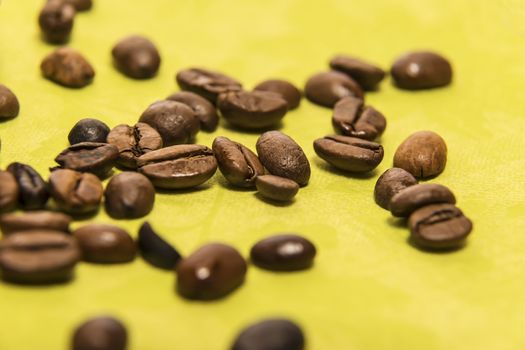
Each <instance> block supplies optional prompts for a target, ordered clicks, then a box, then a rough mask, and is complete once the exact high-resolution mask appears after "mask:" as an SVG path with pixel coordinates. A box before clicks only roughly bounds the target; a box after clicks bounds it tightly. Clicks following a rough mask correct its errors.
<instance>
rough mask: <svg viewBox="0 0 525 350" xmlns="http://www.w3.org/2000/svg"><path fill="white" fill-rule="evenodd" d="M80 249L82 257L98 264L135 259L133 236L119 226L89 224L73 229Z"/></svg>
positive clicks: (135, 249)
mask: <svg viewBox="0 0 525 350" xmlns="http://www.w3.org/2000/svg"><path fill="white" fill-rule="evenodd" d="M73 236H74V237H75V238H76V239H77V241H78V244H79V246H80V249H81V250H82V259H83V260H84V261H89V262H92V263H98V264H116V263H125V262H129V261H132V260H133V259H135V255H136V251H137V248H136V246H135V242H134V241H133V238H131V236H130V235H129V233H127V232H126V231H124V230H123V229H121V228H120V227H117V226H113V225H105V224H89V225H86V226H82V227H80V228H78V229H76V230H75V231H73Z"/></svg>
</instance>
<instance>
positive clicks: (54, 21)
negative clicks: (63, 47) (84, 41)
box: [38, 0, 76, 44]
mask: <svg viewBox="0 0 525 350" xmlns="http://www.w3.org/2000/svg"><path fill="white" fill-rule="evenodd" d="M75 14H76V11H75V7H74V6H73V5H72V4H70V2H69V1H66V0H49V1H47V2H46V3H45V5H44V7H43V8H42V10H41V11H40V15H39V16H38V24H39V25H40V29H41V30H42V36H43V37H44V39H45V40H46V41H47V42H49V43H52V44H63V43H65V42H67V41H68V40H69V36H70V34H71V31H72V30H73V24H74V23H75Z"/></svg>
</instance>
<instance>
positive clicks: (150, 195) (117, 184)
mask: <svg viewBox="0 0 525 350" xmlns="http://www.w3.org/2000/svg"><path fill="white" fill-rule="evenodd" d="M104 196H105V202H104V204H105V205H106V211H107V213H108V215H109V216H111V217H112V218H114V219H136V218H140V217H142V216H144V215H148V214H149V212H150V211H151V209H153V204H154V203H155V188H154V187H153V184H152V183H151V181H150V180H148V178H147V177H146V176H144V175H142V174H139V173H135V172H130V171H125V172H123V173H120V174H118V175H115V176H113V177H112V178H111V180H109V183H108V185H107V186H106V191H105V192H104Z"/></svg>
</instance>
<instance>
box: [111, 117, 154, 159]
mask: <svg viewBox="0 0 525 350" xmlns="http://www.w3.org/2000/svg"><path fill="white" fill-rule="evenodd" d="M107 140H108V143H109V144H112V145H114V146H115V147H117V148H118V150H119V157H118V159H117V163H118V164H119V165H121V166H123V167H126V168H130V169H136V168H137V158H138V157H140V156H141V155H143V154H146V153H148V152H151V151H154V150H157V149H160V148H162V137H161V136H160V134H159V133H158V132H157V130H155V129H153V128H152V127H151V126H149V125H148V124H146V123H137V124H135V126H129V125H126V124H120V125H117V126H115V127H114V128H113V129H112V130H111V131H110V133H109V134H108V138H107Z"/></svg>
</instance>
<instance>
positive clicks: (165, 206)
mask: <svg viewBox="0 0 525 350" xmlns="http://www.w3.org/2000/svg"><path fill="white" fill-rule="evenodd" d="M42 3H43V1H36V0H35V1H32V0H3V1H2V3H1V5H0V48H1V49H0V82H1V83H4V84H5V85H7V86H9V87H10V88H11V89H12V90H13V91H14V92H15V93H16V94H17V95H18V97H19V99H20V102H21V106H22V107H21V113H20V115H19V117H18V118H16V119H14V120H11V121H7V122H3V123H1V124H0V137H1V139H2V151H1V156H0V157H1V166H2V168H5V167H6V166H7V165H8V164H9V163H10V162H12V161H20V162H25V163H29V164H31V165H33V166H34V167H35V168H36V169H37V170H38V171H40V172H42V174H43V175H45V176H47V175H48V170H47V169H48V167H50V166H52V165H53V164H54V162H53V159H54V157H55V156H56V155H57V154H58V153H59V152H60V151H61V150H62V149H64V148H65V147H66V146H67V133H68V131H69V129H70V128H71V126H72V125H73V124H74V123H75V122H76V121H77V120H78V119H80V118H84V117H95V118H100V119H101V120H103V121H105V122H106V123H107V124H108V125H110V126H111V127H113V126H115V125H117V124H119V123H128V124H133V123H135V122H136V121H137V119H138V117H139V116H140V114H141V113H142V111H143V110H144V109H145V108H146V107H147V106H148V105H149V104H150V103H152V102H153V101H155V100H157V99H161V98H163V97H165V96H167V95H168V94H169V93H172V92H173V91H176V90H177V87H176V84H175V82H174V75H175V73H176V72H177V71H178V70H180V69H182V68H186V67H189V66H193V65H198V66H204V67H209V68H213V69H217V70H220V71H224V72H226V73H228V74H231V75H232V76H234V77H236V78H238V79H239V80H241V81H242V82H243V83H244V84H245V86H246V87H247V88H251V87H252V86H254V84H256V83H257V82H259V81H261V80H264V79H267V78H271V77H281V78H286V79H289V80H291V81H292V82H294V83H296V84H297V85H299V86H303V85H304V82H305V80H306V79H307V77H308V76H309V75H311V74H313V73H315V72H317V71H320V70H324V69H326V68H327V61H328V59H329V58H330V57H331V56H332V55H333V54H335V53H338V52H344V53H349V54H354V55H357V56H360V57H363V58H365V59H369V60H371V61H373V62H376V63H378V64H380V65H381V66H382V67H385V68H388V67H389V66H390V64H391V63H392V61H393V60H394V59H395V58H396V57H397V56H398V55H399V54H401V53H403V52H405V51H407V50H412V49H433V50H436V51H438V52H441V53H443V54H444V55H445V56H447V57H448V58H449V59H450V60H451V62H452V63H453V66H454V72H455V76H454V83H453V84H452V85H451V86H450V87H447V88H444V89H438V90H433V91H422V92H408V91H401V90H398V89H395V88H394V87H393V86H392V85H391V81H390V80H389V79H387V80H386V81H384V82H383V84H382V85H381V90H380V91H379V92H377V93H370V94H368V95H367V101H368V103H369V104H371V105H373V106H374V107H376V108H377V109H378V110H380V111H382V112H383V113H384V114H385V116H386V117H387V119H388V123H389V124H388V127H387V130H386V132H385V134H384V135H383V137H382V140H381V142H382V144H383V145H384V147H385V158H384V161H383V163H382V164H381V165H380V166H379V168H378V169H377V172H375V173H373V174H372V175H371V176H370V177H353V176H350V175H344V174H342V173H338V172H334V171H332V169H330V168H329V167H328V166H327V165H325V164H324V163H323V162H322V161H320V160H319V159H318V158H317V157H316V156H315V153H314V152H313V148H312V141H313V140H314V139H315V138H318V137H321V136H324V135H325V134H328V133H331V132H332V129H331V123H330V116H331V113H330V110H329V109H324V108H321V107H318V106H315V105H313V104H311V103H309V102H307V101H306V100H304V101H303V103H302V105H301V107H300V108H299V109H298V110H296V111H293V112H290V113H289V114H288V115H287V116H286V118H285V120H284V127H283V129H282V131H283V132H285V133H287V134H289V135H291V136H292V137H293V138H295V139H296V140H297V142H298V143H299V144H300V145H302V146H303V147H304V149H305V152H306V154H307V155H308V157H309V159H310V162H311V165H312V177H311V181H310V184H309V185H308V186H307V187H306V188H303V189H301V191H300V192H299V194H298V196H297V197H296V200H295V202H294V203H293V204H291V205H289V206H273V205H271V204H268V203H265V202H263V201H261V200H260V199H258V198H257V197H256V196H255V194H254V192H250V191H237V190H232V189H230V188H227V187H226V185H225V180H224V178H223V177H222V176H221V175H220V173H217V175H216V176H215V177H214V178H213V179H212V180H211V181H209V182H208V183H207V184H206V185H205V186H202V187H201V188H199V189H197V190H195V191H191V192H186V193H163V194H158V195H157V197H156V204H155V208H154V210H153V212H152V213H151V214H150V215H149V216H148V217H147V219H148V220H149V221H150V222H151V223H152V224H153V226H154V227H155V228H156V229H157V230H158V231H159V232H160V233H161V234H163V235H164V236H165V237H166V238H167V239H168V240H169V241H170V242H171V243H173V244H174V245H176V247H178V248H179V249H180V250H181V252H183V253H184V254H189V253H190V252H191V251H193V250H194V249H195V248H197V247H198V246H200V245H201V244H204V243H206V242H210V241H223V242H227V243H231V244H232V245H234V246H235V247H237V248H238V249H239V250H240V251H241V252H242V253H243V254H244V255H248V252H249V249H250V247H251V245H252V244H253V243H254V242H256V241H257V240H258V239H260V238H263V237H266V236H268V235H270V234H273V233H276V232H282V231H292V232H299V233H301V234H303V235H305V236H307V237H309V238H310V239H311V240H312V241H313V242H314V243H315V244H316V245H317V247H318V251H319V254H318V256H317V259H316V264H315V267H314V268H313V269H311V270H309V271H306V272H300V273H288V274H284V273H283V274H276V273H271V272H266V271H263V270H260V269H257V268H254V267H250V269H249V271H248V275H247V280H246V283H245V284H244V286H243V287H242V288H240V289H239V290H237V291H236V292H235V293H233V294H231V295H230V296H229V297H228V298H226V299H224V300H220V301H216V302H208V303H201V302H188V301H185V300H183V299H181V298H180V297H179V296H178V295H177V294H176V293H175V292H174V283H175V278H174V274H173V273H171V272H165V271H161V270H158V269H155V268H152V267H150V266H149V265H147V264H146V263H145V262H143V261H142V260H141V259H136V261H135V262H133V263H131V264H125V265H113V266H97V265H92V264H87V263H81V264H79V266H78V268H77V273H76V278H75V280H74V281H73V282H72V283H69V284H66V285H61V286H53V287H40V288H30V287H20V286H12V285H7V284H0V349H2V350H6V349H7V350H12V349H14V350H24V349H65V348H66V347H67V344H68V341H69V337H70V332H71V330H72V329H73V328H74V326H75V325H76V324H78V323H79V322H81V321H82V320H83V319H85V318H86V317H89V316H92V315H96V314H99V313H111V314H114V315H116V316H118V317H120V318H122V319H123V320H124V321H125V323H126V324H127V325H128V327H129V330H130V333H131V349H134V350H136V349H154V350H156V349H159V350H160V349H196V350H199V349H226V348H227V347H228V344H230V343H231V341H232V339H233V338H234V337H235V335H236V333H237V332H238V330H239V329H240V328H242V327H243V326H244V325H246V324H247V323H250V322H253V321H255V320H258V319H260V318H263V317H267V316H285V317H290V318H292V319H294V320H297V321H298V322H299V323H300V324H301V325H302V326H303V327H304V330H305V332H306V334H307V338H308V345H309V349H316V350H317V349H320V350H325V349H427V350H431V349H461V350H463V349H523V348H524V347H525V332H524V331H523V327H524V326H523V325H524V323H525V293H524V290H525V266H524V265H525V248H524V245H525V237H524V235H523V234H524V226H525V220H524V211H525V203H524V194H525V191H524V188H523V171H524V169H525V161H524V156H525V152H524V146H525V141H524V136H523V132H524V130H525V120H524V118H525V116H524V112H525V98H524V95H523V88H524V81H525V46H524V42H525V26H524V25H523V23H525V4H524V3H523V1H521V0H506V1H505V0H493V1H489V0H479V1H474V0H472V1H468V0H462V1H459V0H425V1H422V0H403V1H393V0H381V1H380V0H368V1H349V0H326V1H305V0H295V1H293V0H265V1H256V0H229V1H227V0H224V1H207V0H199V1H173V0H147V1H138V0H136V1H135V0H133V1H130V0H105V1H103V0H99V1H97V0H95V3H96V4H95V7H94V9H93V10H92V11H90V12H88V13H82V14H80V15H79V16H78V17H77V19H76V23H75V28H74V34H73V36H72V41H71V42H70V46H71V47H73V48H76V49H78V50H80V51H81V52H82V53H84V54H85V56H86V57H87V58H88V59H89V60H90V61H91V63H92V64H93V66H94V67H95V69H96V73H97V75H96V78H95V81H94V83H93V84H92V85H90V86H88V87H86V88H84V89H81V90H70V89H66V88H63V87H60V86H57V85H55V84H53V83H50V82H48V81H46V80H44V79H42V78H41V76H40V72H39V64H40V61H41V59H42V58H43V57H44V56H45V55H46V54H47V53H49V52H50V51H51V50H53V47H52V46H50V45H47V44H45V43H44V42H42V41H41V40H40V38H39V30H38V26H37V20H36V18H37V14H38V11H39V9H40V6H41V5H42ZM131 33H142V34H145V35H147V36H149V37H151V38H152V39H153V41H154V42H155V43H156V44H157V45H158V47H159V49H160V51H161V55H162V58H163V63H162V67H161V69H160V72H159V74H158V76H157V77H156V78H155V79H152V80H149V81H133V80H130V79H127V78H125V77H124V76H122V75H121V74H119V73H118V72H116V71H115V70H114V69H113V67H112V65H111V57H110V50H111V48H112V46H113V44H114V43H115V42H116V41H117V40H118V39H120V38H121V37H123V36H125V35H128V34H131ZM422 129H428V130H433V131H435V132H438V133H439V134H440V135H442V136H443V137H444V139H445V140H446V142H447V144H448V148H449V159H448V164H447V167H446V170H445V171H444V173H443V174H442V175H440V176H439V177H438V178H437V179H435V180H432V182H439V183H442V184H445V185H447V186H449V187H450V188H451V189H452V190H453V191H454V192H455V193H456V195H457V197H458V203H459V204H458V205H459V206H460V207H461V208H462V209H463V210H464V212H465V213H466V214H467V215H468V216H469V217H470V218H471V219H472V220H473V222H474V225H475V228H474V231H473V233H472V235H471V236H470V239H469V243H468V246H467V247H466V248H465V249H463V250H461V251H457V252H454V253H448V254H432V253H425V252H421V251H418V250H416V249H415V248H413V247H412V246H410V245H409V244H407V241H406V239H407V237H408V230H407V229H406V228H405V227H403V226H402V225H400V224H399V223H397V222H396V221H395V220H392V218H391V217H390V215H389V213H388V212H386V211H384V210H382V209H381V208H379V207H378V206H376V205H375V204H374V201H373V198H372V192H373V188H374V184H375V180H376V178H377V176H379V174H380V173H381V172H383V171H384V170H386V169H387V168H389V167H390V166H391V165H392V156H393V153H394V152H395V149H396V147H397V145H398V144H399V143H400V142H401V141H402V140H403V139H405V138H406V137H407V136H408V135H409V134H410V133H412V132H414V131H417V130H422ZM218 135H224V136H227V137H230V138H232V139H234V140H237V141H240V142H242V143H244V144H246V145H247V146H249V147H251V148H252V149H254V146H255V142H256V139H257V137H258V135H256V134H243V133H239V132H235V131H232V130H229V129H227V128H225V127H224V126H221V127H220V128H219V129H218V130H217V131H216V132H214V133H212V134H206V133H202V132H201V133H200V134H199V135H198V138H197V142H198V143H200V144H204V145H208V146H210V145H211V142H212V140H213V138H214V137H216V136H218ZM87 221H97V222H116V221H114V220H111V219H109V218H108V217H107V216H106V214H105V213H104V212H103V211H101V212H100V213H99V214H98V215H97V216H96V217H95V218H93V219H90V220H87ZM142 221H143V220H133V221H118V222H116V223H117V224H118V225H120V226H123V227H126V228H127V229H129V231H130V232H131V233H132V234H133V235H136V231H137V229H138V227H139V225H140V224H141V222H142ZM83 223H84V222H82V223H75V227H76V226H78V225H80V224H83Z"/></svg>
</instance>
